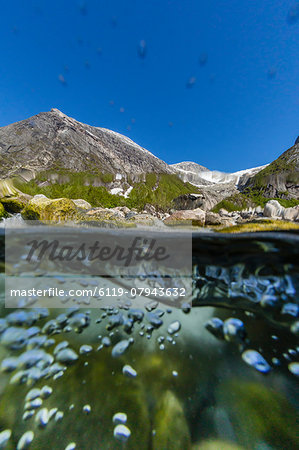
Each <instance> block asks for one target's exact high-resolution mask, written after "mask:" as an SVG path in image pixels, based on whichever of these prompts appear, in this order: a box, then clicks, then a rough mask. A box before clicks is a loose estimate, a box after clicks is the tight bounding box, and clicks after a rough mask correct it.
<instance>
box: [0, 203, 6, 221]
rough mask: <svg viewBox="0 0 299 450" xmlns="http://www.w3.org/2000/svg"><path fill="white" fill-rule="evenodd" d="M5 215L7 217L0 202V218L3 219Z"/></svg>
mask: <svg viewBox="0 0 299 450" xmlns="http://www.w3.org/2000/svg"><path fill="white" fill-rule="evenodd" d="M5 217H7V212H6V211H5V209H4V206H3V205H2V203H0V220H2V219H4V218H5Z"/></svg>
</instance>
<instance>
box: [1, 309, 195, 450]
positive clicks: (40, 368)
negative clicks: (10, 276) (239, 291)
mask: <svg viewBox="0 0 299 450" xmlns="http://www.w3.org/2000/svg"><path fill="white" fill-rule="evenodd" d="M158 305H159V303H158V302H153V301H150V302H149V303H148V304H147V305H146V306H145V308H144V309H141V308H140V309H139V308H130V307H128V305H126V306H123V307H120V308H119V307H116V306H110V307H106V308H103V309H104V312H103V313H102V314H101V316H100V317H98V318H97V319H95V323H96V324H99V323H102V322H103V321H105V323H106V326H105V328H106V330H107V335H106V336H102V335H99V336H98V339H99V340H100V345H99V346H98V347H97V348H94V347H93V346H92V345H89V344H83V345H81V346H80V347H79V349H78V351H77V350H75V349H74V348H72V347H71V345H70V343H69V341H68V340H62V341H60V342H59V343H56V340H55V335H61V334H66V333H70V332H71V331H73V332H76V333H82V332H83V331H84V330H85V329H86V328H87V327H89V325H90V324H91V311H88V310H80V309H79V308H78V307H76V308H69V309H67V310H65V312H62V313H61V314H58V315H57V317H56V318H55V319H53V318H50V311H49V310H48V309H47V308H34V309H30V310H29V309H28V310H22V309H18V310H15V311H13V312H12V313H10V314H8V315H7V316H6V317H2V318H0V344H1V345H2V346H3V347H5V348H6V349H7V350H8V351H9V352H10V354H11V353H14V354H15V356H7V357H5V358H4V359H3V360H2V361H1V367H0V371H1V372H2V373H5V374H8V375H9V376H10V384H14V385H26V386H28V388H29V390H28V392H27V393H26V395H25V398H24V412H23V416H22V419H23V421H24V422H27V421H30V423H34V424H35V426H36V427H37V428H40V429H43V428H46V427H47V425H48V424H49V423H50V422H56V423H58V422H61V421H62V420H63V417H64V411H61V410H59V409H58V408H47V399H48V398H49V397H51V395H52V393H53V388H52V387H51V386H49V385H48V384H46V383H45V384H43V385H42V386H41V387H35V386H34V385H35V384H36V383H37V382H39V383H42V382H43V380H44V381H46V380H50V381H51V380H52V381H55V380H57V379H58V378H60V377H62V376H64V374H65V373H66V371H67V370H68V368H69V367H70V366H72V365H73V364H75V363H77V361H78V360H79V359H80V357H81V358H82V357H86V356H88V355H89V354H90V353H92V352H94V351H100V350H102V349H103V348H104V347H106V348H107V347H110V348H111V357H112V358H120V357H121V356H122V355H124V354H125V352H127V351H128V349H129V347H130V346H131V345H133V344H134V338H133V337H128V338H127V339H120V340H117V339H116V337H117V336H116V334H115V331H117V332H118V331H119V329H120V328H121V330H122V331H123V332H124V333H125V334H127V335H130V334H132V331H133V329H134V327H136V326H139V327H140V330H141V331H140V333H139V335H140V336H143V335H144V332H145V333H146V336H147V338H148V339H150V338H151V336H152V334H153V332H154V331H155V330H158V329H159V328H160V327H161V326H162V325H163V320H162V316H163V315H164V314H165V312H166V311H165V310H163V309H160V308H158ZM185 311H186V312H189V311H190V308H187V307H186V308H185ZM167 312H168V313H169V314H170V313H171V312H172V310H171V309H169V308H168V309H167ZM116 328H117V330H116ZM180 329H181V323H180V322H179V321H178V320H173V321H171V322H170V323H169V325H168V328H167V333H168V338H169V342H174V340H173V337H178V332H179V331H180ZM117 334H118V333H117ZM164 340H165V338H164V336H160V337H159V338H158V339H157V343H158V345H160V343H161V342H162V341H164ZM84 365H88V362H87V361H86V362H85V363H84ZM122 374H123V375H124V377H126V378H129V379H134V378H136V377H137V376H138V373H137V371H136V370H135V369H134V367H132V366H131V365H129V364H124V365H123V367H122ZM172 374H173V376H174V377H177V376H178V373H177V371H175V370H174V371H173V372H172ZM73 407H74V405H71V406H70V408H69V409H72V408H73ZM82 411H83V413H84V414H85V415H89V414H90V413H91V411H92V409H91V406H90V405H89V404H85V405H84V406H83V408H82ZM112 420H113V424H114V425H115V427H114V431H113V436H114V438H115V439H117V440H119V441H122V442H125V441H127V440H128V439H129V438H130V435H131V431H130V429H129V428H128V426H127V424H126V422H127V415H126V413H124V412H117V413H115V415H114V416H113V419H112ZM32 421H33V422H32ZM11 436H12V431H11V430H9V429H7V430H4V431H2V432H1V433H0V448H4V447H5V446H6V444H7V443H8V441H9V439H10V438H11ZM33 440H34V429H32V430H29V431H26V432H25V433H24V434H23V435H22V436H21V438H20V439H19V441H18V445H17V449H25V448H27V447H28V446H29V445H30V444H31V442H32V441H33ZM75 447H76V443H75V442H71V443H69V444H68V445H67V447H66V448H67V449H72V448H75Z"/></svg>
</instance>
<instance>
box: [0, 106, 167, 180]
mask: <svg viewBox="0 0 299 450" xmlns="http://www.w3.org/2000/svg"><path fill="white" fill-rule="evenodd" d="M0 167H1V177H11V176H12V175H16V174H22V175H24V174H26V172H27V171H30V172H33V173H37V172H39V171H44V170H48V169H61V168H63V169H72V170H74V171H77V172H79V171H88V172H93V171H94V170H97V171H101V172H109V173H114V174H116V173H119V174H121V175H130V176H133V177H134V175H138V174H142V173H149V172H155V173H171V172H172V170H171V169H170V168H169V167H168V165H167V164H166V163H165V162H163V161H161V160H160V159H158V158H156V157H155V156H154V155H153V154H152V153H150V152H149V151H147V150H145V149H143V148H142V147H140V146H139V145H137V144H135V143H134V142H133V141H131V140H130V139H129V138H127V137H125V136H122V135H120V134H118V133H115V132H113V131H110V130H106V129H104V128H97V127H91V126H89V125H85V124H82V123H80V122H77V121H76V120H74V119H72V118H70V117H68V116H66V115H65V114H63V113H62V112H60V111H58V110H57V109H52V110H51V111H50V112H43V113H40V114H37V115H36V116H33V117H31V118H29V119H26V120H23V121H21V122H17V123H14V124H11V125H8V126H5V127H2V128H0ZM32 175H33V174H32ZM31 177H32V176H31ZM25 178H28V173H27V174H26V177H25ZM29 178H30V175H29Z"/></svg>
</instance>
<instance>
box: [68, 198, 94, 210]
mask: <svg viewBox="0 0 299 450" xmlns="http://www.w3.org/2000/svg"><path fill="white" fill-rule="evenodd" d="M72 201H73V202H74V203H75V205H76V206H77V208H80V209H91V204H90V203H88V202H87V201H86V200H83V199H82V198H76V199H73V200H72Z"/></svg>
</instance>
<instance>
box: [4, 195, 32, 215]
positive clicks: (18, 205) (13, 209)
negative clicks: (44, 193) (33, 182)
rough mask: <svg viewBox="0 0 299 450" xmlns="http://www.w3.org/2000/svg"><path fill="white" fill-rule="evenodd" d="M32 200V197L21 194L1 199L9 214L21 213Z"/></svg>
mask: <svg viewBox="0 0 299 450" xmlns="http://www.w3.org/2000/svg"><path fill="white" fill-rule="evenodd" d="M31 199H32V196H31V195H28V194H23V193H21V192H20V194H19V195H17V196H14V197H4V198H2V199H1V203H2V205H3V206H4V208H5V210H6V211H7V212H9V213H19V212H21V211H22V210H23V209H24V208H25V206H26V205H28V203H29V202H30V200H31Z"/></svg>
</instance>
